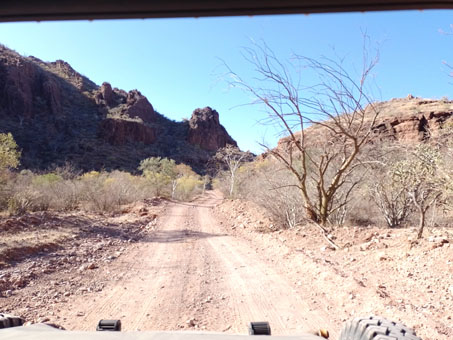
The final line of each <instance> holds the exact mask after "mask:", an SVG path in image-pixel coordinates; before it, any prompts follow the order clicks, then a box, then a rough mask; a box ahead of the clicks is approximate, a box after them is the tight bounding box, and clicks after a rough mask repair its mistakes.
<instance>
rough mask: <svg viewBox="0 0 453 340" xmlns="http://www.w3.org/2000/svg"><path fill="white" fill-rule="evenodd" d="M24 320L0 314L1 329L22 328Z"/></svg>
mask: <svg viewBox="0 0 453 340" xmlns="http://www.w3.org/2000/svg"><path fill="white" fill-rule="evenodd" d="M23 324H24V320H23V319H22V318H20V317H18V316H13V315H9V314H2V313H0V329H1V328H10V327H17V326H22V325H23Z"/></svg>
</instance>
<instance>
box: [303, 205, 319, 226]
mask: <svg viewBox="0 0 453 340" xmlns="http://www.w3.org/2000/svg"><path fill="white" fill-rule="evenodd" d="M305 213H306V214H307V218H308V219H309V220H310V221H313V222H316V223H318V222H319V216H318V214H317V213H316V211H315V210H314V209H313V208H312V207H310V206H306V207H305Z"/></svg>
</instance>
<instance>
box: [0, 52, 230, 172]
mask: <svg viewBox="0 0 453 340" xmlns="http://www.w3.org/2000/svg"><path fill="white" fill-rule="evenodd" d="M0 132H11V133H12V134H13V136H14V138H15V139H16V141H17V143H18V145H19V147H20V148H21V149H22V160H21V162H22V166H23V167H25V168H30V169H37V170H38V169H41V170H44V169H47V168H49V167H52V166H56V165H62V164H64V163H68V162H69V163H71V164H73V165H74V166H75V167H77V168H80V169H82V170H84V171H89V170H101V169H106V170H112V169H121V170H127V171H135V170H136V168H137V166H138V164H139V162H140V161H141V160H142V159H144V158H147V157H151V156H159V157H169V158H173V159H175V161H177V162H180V163H186V164H189V165H191V166H192V167H193V168H194V169H195V170H197V171H198V172H204V170H205V169H204V168H205V164H206V163H207V162H208V160H209V159H210V158H211V157H212V155H213V154H214V153H215V152H216V151H217V150H218V149H219V148H221V147H224V146H226V144H232V145H235V146H237V143H236V141H234V139H233V138H231V136H230V135H229V134H228V132H227V131H226V129H225V128H224V127H223V126H222V125H221V124H220V121H219V114H218V112H217V111H215V110H214V109H212V108H210V107H209V106H207V107H205V108H199V109H195V110H194V111H193V114H192V117H191V119H190V120H189V121H183V122H176V121H172V120H170V119H168V118H166V117H164V116H163V115H161V114H160V113H158V112H157V111H156V110H155V109H154V107H153V106H152V104H151V102H150V101H149V100H148V99H147V98H146V97H145V96H143V95H142V94H141V92H140V91H138V90H132V91H129V92H126V91H124V90H121V89H118V88H112V86H111V85H110V84H109V83H107V82H104V83H103V84H102V85H100V86H98V85H97V84H95V83H94V82H92V81H91V80H90V79H89V78H87V77H86V76H83V75H81V74H80V73H78V72H77V71H76V70H74V69H73V68H72V67H71V65H70V64H69V63H67V62H65V61H63V60H57V61H55V62H44V61H42V60H40V59H38V58H36V57H33V56H29V57H24V56H21V55H20V54H18V53H17V52H15V51H13V50H11V49H8V48H7V47H5V46H2V45H0Z"/></svg>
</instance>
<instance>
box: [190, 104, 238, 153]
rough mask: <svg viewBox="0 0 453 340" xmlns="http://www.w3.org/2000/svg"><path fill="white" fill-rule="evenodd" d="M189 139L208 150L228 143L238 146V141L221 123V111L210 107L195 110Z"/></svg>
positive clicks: (191, 120) (191, 119)
mask: <svg viewBox="0 0 453 340" xmlns="http://www.w3.org/2000/svg"><path fill="white" fill-rule="evenodd" d="M187 141H188V142H189V143H190V144H193V145H198V146H199V147H200V148H202V149H204V150H208V151H216V150H218V149H219V148H223V147H225V146H226V145H227V144H231V145H233V146H237V143H236V141H235V140H234V139H233V138H231V137H230V135H229V134H228V132H227V131H226V129H225V128H224V127H223V126H222V125H220V121H219V113H218V112H217V111H216V110H213V109H211V108H210V107H205V108H203V109H196V110H195V111H193V113H192V117H191V118H190V120H189V133H188V136H187Z"/></svg>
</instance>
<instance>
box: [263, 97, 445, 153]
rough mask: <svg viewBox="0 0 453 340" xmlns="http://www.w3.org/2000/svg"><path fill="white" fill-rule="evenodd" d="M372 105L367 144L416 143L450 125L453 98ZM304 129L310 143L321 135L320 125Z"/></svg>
mask: <svg viewBox="0 0 453 340" xmlns="http://www.w3.org/2000/svg"><path fill="white" fill-rule="evenodd" d="M374 106H375V108H376V109H377V110H378V111H379V116H378V119H377V122H376V124H375V128H374V130H373V134H372V136H371V138H370V143H377V142H392V141H394V142H400V143H403V144H404V143H408V144H411V143H418V142H422V141H427V140H429V139H431V138H434V139H435V138H438V137H439V136H440V135H442V130H443V129H445V128H446V127H450V128H451V127H453V101H450V100H446V99H441V100H436V99H424V98H416V97H413V96H411V95H409V96H408V97H407V98H398V99H392V100H390V101H386V102H380V103H375V104H374ZM305 131H306V132H307V138H308V140H311V141H310V143H316V140H317V139H319V138H322V137H321V136H322V133H321V130H320V128H319V127H309V128H307V130H305ZM296 134H297V133H296ZM290 145H291V139H290V138H289V137H284V138H281V139H280V140H279V141H278V144H277V148H278V149H280V150H289V148H290ZM263 156H264V157H265V156H266V155H263Z"/></svg>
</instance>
